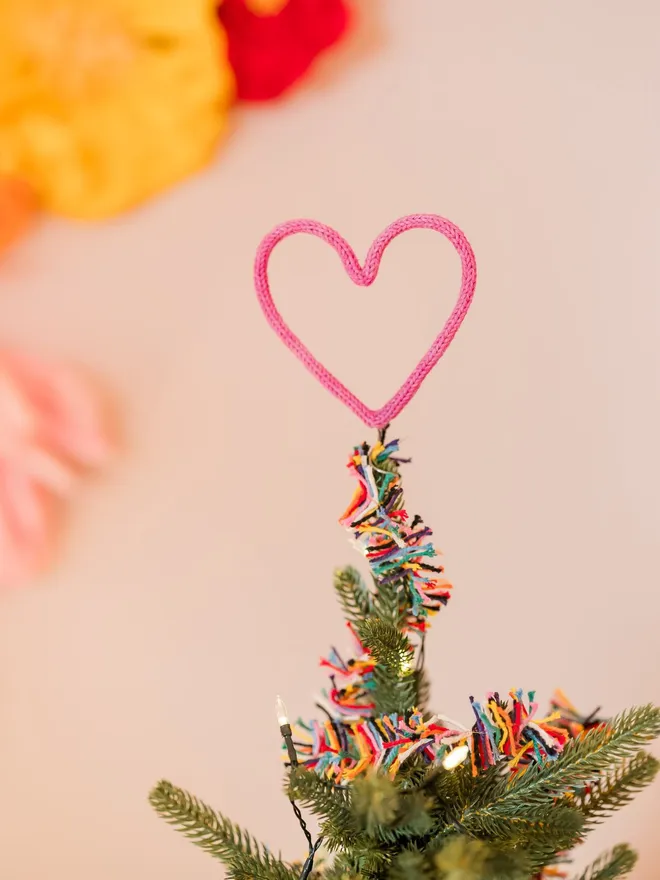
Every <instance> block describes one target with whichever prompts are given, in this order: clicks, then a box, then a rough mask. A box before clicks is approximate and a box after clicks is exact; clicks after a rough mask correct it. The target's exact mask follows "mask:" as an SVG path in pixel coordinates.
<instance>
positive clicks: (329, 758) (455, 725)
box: [295, 690, 585, 784]
mask: <svg viewBox="0 0 660 880" xmlns="http://www.w3.org/2000/svg"><path fill="white" fill-rule="evenodd" d="M471 703H472V709H473V711H474V714H475V717H476V720H475V723H474V725H473V727H472V729H471V730H470V729H466V728H465V727H464V726H463V725H461V724H460V723H459V722H456V721H453V720H452V719H450V718H447V717H446V716H443V715H433V716H432V717H431V718H428V719H425V718H424V717H423V715H422V713H421V712H418V711H414V712H412V713H411V714H410V715H409V716H407V717H405V718H404V717H402V716H399V717H397V716H396V715H383V716H380V717H378V718H360V719H356V720H353V721H348V720H340V719H328V720H326V721H324V722H318V721H313V722H311V724H309V725H308V724H303V723H302V722H299V723H298V724H297V725H296V727H295V740H296V743H295V744H296V750H297V753H298V760H299V762H300V764H301V765H303V766H305V767H307V768H308V769H310V770H315V771H316V772H317V773H319V774H321V775H323V776H326V777H327V778H329V779H332V780H333V781H334V782H336V783H337V784H345V783H348V782H351V781H352V780H353V779H355V778H356V776H359V775H360V774H361V773H363V772H364V771H365V770H367V769H368V768H374V769H378V768H380V769H383V770H387V771H388V772H389V773H390V775H392V776H395V775H396V774H397V773H398V771H399V770H400V769H401V767H402V765H403V764H404V763H405V762H406V761H408V760H409V759H410V758H411V757H412V756H413V755H417V756H418V757H419V758H421V759H422V761H424V762H425V763H426V764H439V763H441V762H442V760H443V759H444V758H445V757H446V755H447V753H448V752H449V751H451V750H452V749H454V748H456V746H459V745H467V747H468V749H469V755H470V762H471V766H472V773H473V775H475V776H476V775H477V774H478V773H480V772H481V771H483V770H486V769H488V768H489V767H493V766H495V765H496V764H499V763H502V762H506V763H507V764H508V767H509V769H510V771H511V772H520V771H521V770H523V769H524V768H525V767H527V766H528V765H529V764H532V763H544V762H545V761H552V760H554V759H555V758H556V757H557V756H558V755H559V754H560V753H561V751H562V749H563V748H564V746H565V745H566V743H567V742H568V741H569V739H571V738H572V737H573V736H576V735H579V733H581V732H582V730H584V729H585V728H584V727H582V728H580V729H579V730H578V727H579V725H578V724H577V722H573V727H572V730H573V731H574V732H573V733H570V732H569V731H568V730H567V729H566V728H565V727H564V726H562V723H561V721H562V719H561V715H560V713H559V712H553V713H552V714H551V715H549V716H548V717H545V718H536V713H537V710H538V706H537V704H536V702H535V700H534V693H533V692H530V693H528V694H527V695H526V698H525V696H523V692H522V691H521V690H517V691H512V692H511V693H510V700H508V701H503V700H501V699H500V697H499V695H498V694H496V693H494V694H490V695H489V696H488V699H487V700H486V702H485V704H483V705H482V704H481V703H478V702H477V701H475V700H473V699H471Z"/></svg>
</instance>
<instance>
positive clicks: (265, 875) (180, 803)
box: [149, 780, 298, 880]
mask: <svg viewBox="0 0 660 880" xmlns="http://www.w3.org/2000/svg"><path fill="white" fill-rule="evenodd" d="M149 802H150V803H151V806H152V807H153V808H154V809H155V810H156V812H157V813H158V814H159V815H160V816H161V817H162V818H163V819H165V821H166V822H168V823H169V824H170V825H173V826H174V827H175V828H177V829H178V830H179V831H180V832H181V833H182V834H183V835H184V836H185V837H187V838H188V839H189V840H191V841H192V842H193V843H194V844H195V845H196V846H198V847H200V848H201V849H203V850H205V851H206V852H208V853H210V855H212V856H213V857H214V858H216V859H219V860H220V861H221V862H224V864H225V865H226V866H227V869H228V875H229V876H230V877H232V878H234V880H298V875H297V874H296V873H295V872H294V871H293V870H292V869H291V868H290V867H289V866H288V865H285V864H284V863H283V862H281V861H280V860H279V859H276V858H275V857H274V856H272V855H271V853H270V852H269V851H268V850H267V848H266V847H265V846H263V845H262V844H260V843H258V842H257V841H256V840H255V839H254V837H251V836H250V834H248V832H247V831H243V830H242V829H241V828H239V827H238V826H237V825H234V824H233V823H232V822H230V821H229V819H226V818H225V817H224V816H222V815H221V814H220V813H217V812H215V810H213V809H211V807H209V806H208V805H207V804H205V803H203V801H200V800H198V799H197V798H196V797H194V796H193V795H191V794H189V793H188V792H187V791H184V790H183V789H181V788H177V787H176V786H174V785H172V784H171V783H170V782H167V781H165V780H163V781H161V782H159V783H158V784H157V785H156V786H155V787H154V788H153V789H152V791H151V793H150V795H149Z"/></svg>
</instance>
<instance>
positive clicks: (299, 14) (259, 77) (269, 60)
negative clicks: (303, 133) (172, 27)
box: [219, 0, 348, 101]
mask: <svg viewBox="0 0 660 880" xmlns="http://www.w3.org/2000/svg"><path fill="white" fill-rule="evenodd" d="M219 14H220V19H221V21H222V23H223V25H224V27H225V30H226V31H227V38H228V53H229V63H230V64H231V66H232V67H233V69H234V74H235V76H236V83H237V92H238V97H239V98H241V99H243V100H245V101H267V100H269V99H272V98H276V97H278V96H279V95H281V94H282V93H283V92H285V91H286V90H287V89H288V88H289V87H290V86H291V85H293V83H295V82H296V81H297V80H299V79H300V78H301V77H302V76H303V75H304V74H305V73H306V72H307V70H308V69H309V67H310V65H311V64H312V62H313V61H314V59H315V58H316V57H317V55H318V54H319V53H320V52H322V51H323V50H324V49H327V48H329V47H330V46H332V45H333V43H336V42H337V40H339V38H340V37H341V36H342V34H343V33H344V31H345V30H346V27H347V24H348V10H347V7H346V4H345V2H344V0H288V2H286V3H285V5H284V6H283V7H282V8H281V9H280V10H279V11H277V12H275V13H273V14H270V15H269V14H263V13H259V12H255V11H252V9H251V7H250V2H249V0H224V2H223V3H222V5H221V6H220V12H219Z"/></svg>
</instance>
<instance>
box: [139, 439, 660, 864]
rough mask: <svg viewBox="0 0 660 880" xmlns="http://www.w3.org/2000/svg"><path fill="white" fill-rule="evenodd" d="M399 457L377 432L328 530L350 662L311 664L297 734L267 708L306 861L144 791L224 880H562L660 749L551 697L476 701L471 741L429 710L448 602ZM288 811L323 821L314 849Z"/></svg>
mask: <svg viewBox="0 0 660 880" xmlns="http://www.w3.org/2000/svg"><path fill="white" fill-rule="evenodd" d="M397 452H398V443H397V442H396V441H392V442H389V443H388V442H386V437H385V432H384V431H381V432H380V434H379V438H378V442H377V443H375V444H374V446H373V447H370V446H368V445H367V444H364V445H363V446H362V447H359V448H357V449H355V451H354V454H353V456H352V457H351V460H350V463H349V467H350V469H351V471H352V473H353V474H354V475H355V477H356V479H357V481H358V489H357V491H356V495H355V497H354V499H353V502H352V503H351V505H350V506H349V508H348V510H347V511H346V513H345V514H344V516H343V517H342V519H341V521H342V522H343V524H344V525H345V526H346V527H347V528H348V529H349V530H350V532H351V535H352V538H353V540H354V541H355V543H356V544H357V545H358V547H359V548H360V550H361V551H362V552H363V554H364V555H365V557H366V559H367V562H368V564H369V570H370V575H371V580H372V583H371V584H370V585H369V586H367V585H366V584H365V583H364V582H363V579H362V577H361V576H360V574H359V573H358V572H357V571H356V570H355V569H353V568H346V569H343V570H341V571H339V572H337V573H336V576H335V588H336V591H337V594H338V597H339V601H340V603H341V606H342V609H343V611H344V614H345V616H346V620H347V624H348V627H349V629H350V631H351V634H352V638H353V639H354V641H355V645H356V649H355V655H354V656H353V657H352V658H350V659H349V660H344V659H342V657H341V656H340V655H339V654H338V652H337V651H335V650H333V651H332V652H331V654H330V656H329V657H328V659H327V660H325V661H323V662H324V665H325V666H327V667H328V668H329V670H330V686H329V687H328V689H327V691H325V692H324V697H325V700H326V703H327V705H326V706H325V707H323V708H324V711H325V712H326V717H325V718H324V719H323V720H321V721H314V722H311V723H310V724H303V723H302V722H300V723H299V724H298V725H296V726H295V727H294V729H293V730H292V728H291V726H290V725H289V721H288V719H287V718H286V712H285V710H284V707H283V704H280V706H279V714H280V716H281V717H280V719H279V722H280V729H281V732H282V736H283V739H284V744H285V746H286V756H287V759H288V760H287V767H288V772H287V779H286V790H287V795H288V797H289V800H290V801H291V803H292V804H293V807H294V811H295V813H296V816H297V817H298V820H299V821H300V823H301V826H302V828H303V830H304V832H305V835H306V837H307V841H308V846H309V849H308V854H307V856H306V859H305V861H304V862H303V863H300V864H287V863H285V862H283V861H281V860H280V859H278V858H275V857H274V856H273V855H272V854H271V851H270V849H269V848H267V847H266V846H264V845H262V844H260V843H258V842H257V841H256V840H255V839H254V838H253V837H252V836H251V835H250V834H249V833H248V832H247V831H244V830H242V829H241V828H238V827H237V826H236V825H234V824H233V823H232V822H231V821H230V820H229V819H227V818H225V817H224V816H223V815H222V814H220V813H218V812H216V811H215V810H213V809H211V807H209V806H207V805H206V804H204V803H202V802H201V801H200V800H198V799H197V798H195V797H194V796H193V795H191V794H189V793H187V792H186V791H183V790H182V789H180V788H177V787H175V786H174V785H172V784H171V783H169V782H165V781H163V782H160V783H158V785H156V786H155V788H154V789H153V790H152V792H151V795H150V801H151V804H152V805H153V807H154V808H155V809H156V810H157V812H158V813H159V814H160V815H161V816H162V817H163V818H164V819H165V820H166V821H167V822H169V823H171V824H172V825H174V826H175V827H177V828H178V829H179V830H180V831H181V832H182V833H183V834H185V835H186V836H187V837H188V838H189V839H190V840H192V841H193V843H195V844H196V845H197V846H199V847H201V848H202V849H204V850H206V851H207V852H208V853H209V854H210V855H212V856H214V857H215V858H217V859H219V860H220V861H222V862H223V863H224V864H225V866H226V868H227V872H228V874H229V876H230V877H233V878H236V880H299V878H302V880H306V878H308V877H310V876H313V877H314V878H321V877H322V878H323V880H326V878H327V880H344V878H345V880H361V878H365V880H542V878H543V880H545V878H548V880H549V878H551V877H552V878H555V877H566V876H568V874H567V873H565V872H566V869H567V864H568V863H569V861H570V850H571V849H572V848H573V847H574V846H575V845H576V844H578V843H580V842H581V841H582V840H583V839H584V837H585V835H586V834H588V832H589V831H590V830H591V829H592V828H593V827H594V826H595V825H597V824H598V823H600V822H601V821H602V820H603V819H604V818H605V817H607V816H608V815H609V814H611V813H612V812H614V811H615V810H618V809H619V808H620V807H622V806H624V805H625V804H626V803H628V802H629V801H630V800H631V799H632V798H633V797H634V795H635V794H636V793H637V792H638V791H639V790H640V789H642V788H643V787H644V786H645V785H647V784H648V783H649V782H651V781H652V779H653V777H654V776H655V774H656V772H657V770H658V762H657V761H656V759H655V758H654V757H653V756H652V755H650V754H648V753H647V752H645V751H644V747H645V746H646V745H647V744H648V743H649V742H650V741H651V740H653V739H654V738H655V737H656V736H658V734H660V710H659V709H657V708H655V707H654V706H643V707H641V708H636V709H631V710H630V711H628V712H624V713H623V714H622V715H619V716H618V717H616V718H612V719H609V720H600V719H597V718H596V717H595V716H591V717H589V718H581V717H580V716H579V715H578V713H577V712H576V711H575V710H574V709H573V707H572V706H571V705H570V704H569V703H568V701H567V700H566V699H565V698H564V697H563V695H561V694H558V695H556V696H555V698H554V700H553V704H552V707H551V711H550V712H549V714H548V715H547V716H546V717H539V716H538V711H537V707H536V704H535V701H534V694H533V692H532V693H529V694H525V695H524V694H523V693H522V691H515V692H512V693H511V694H510V695H509V696H508V697H507V698H506V699H503V698H501V697H500V695H499V694H497V693H493V694H491V695H489V696H488V698H487V699H486V700H485V701H484V702H483V703H480V702H478V701H475V700H472V699H471V703H472V712H473V715H474V723H473V724H472V726H471V727H469V728H466V727H463V726H462V725H461V724H459V723H458V722H455V721H452V720H451V719H449V718H446V717H445V716H443V715H440V714H434V713H433V712H431V711H429V710H427V708H426V699H427V691H428V688H427V682H426V675H425V669H424V640H425V638H426V633H427V631H428V628H429V622H430V620H431V618H432V617H433V616H434V615H435V614H436V613H437V612H438V611H439V610H440V609H441V608H442V607H443V606H444V605H445V604H446V603H447V601H448V598H449V596H450V589H451V587H450V585H449V583H448V582H447V581H446V580H445V579H444V572H443V569H442V566H441V565H439V564H438V558H437V554H436V552H435V549H434V547H433V544H432V543H431V531H430V529H429V528H428V527H427V526H426V525H425V524H424V523H423V521H422V520H421V519H420V517H418V516H415V517H412V518H410V517H409V516H408V514H407V512H406V510H405V508H404V500H403V490H402V485H401V466H402V464H403V463H404V460H403V459H400V458H398V457H397ZM301 808H303V809H307V810H309V811H310V812H311V813H313V814H314V815H315V816H317V817H318V819H319V825H320V836H319V838H318V839H317V840H316V841H314V840H313V838H312V836H311V834H310V833H309V831H308V830H307V826H306V824H305V822H304V819H303V816H302V812H301ZM321 844H323V846H324V849H325V850H326V851H327V853H328V855H327V857H324V859H323V861H322V862H321V859H320V857H318V856H317V855H316V854H317V851H318V850H319V848H320V846H321ZM315 856H316V866H315V865H314V862H315ZM635 860H636V856H635V853H634V852H633V851H632V850H631V849H630V848H629V847H628V846H626V845H625V844H622V845H619V846H616V847H615V848H614V849H613V850H612V851H611V852H609V853H607V854H605V855H603V856H602V857H601V858H600V859H598V861H597V862H595V863H594V864H593V865H592V866H591V867H590V868H589V869H588V870H586V871H585V872H584V873H583V874H581V875H580V877H579V880H614V878H617V877H623V876H625V875H627V874H628V873H629V872H630V871H631V869H632V868H633V866H634V864H635Z"/></svg>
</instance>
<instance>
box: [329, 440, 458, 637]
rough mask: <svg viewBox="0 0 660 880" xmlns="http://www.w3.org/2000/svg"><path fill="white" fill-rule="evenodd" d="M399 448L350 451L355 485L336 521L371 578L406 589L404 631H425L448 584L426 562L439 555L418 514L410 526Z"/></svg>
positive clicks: (392, 444)
mask: <svg viewBox="0 0 660 880" xmlns="http://www.w3.org/2000/svg"><path fill="white" fill-rule="evenodd" d="M398 450H399V441H398V440H392V441H391V442H390V443H387V444H386V445H383V443H382V442H378V443H376V444H375V445H374V446H373V447H372V448H370V447H369V446H368V445H367V444H364V445H363V446H362V447H356V448H355V449H354V451H353V455H352V456H351V457H350V459H349V462H348V468H349V470H350V471H351V473H352V474H354V476H355V477H356V478H357V480H358V487H357V489H356V490H355V495H354V496H353V500H352V501H351V503H350V504H349V506H348V508H347V510H346V511H345V512H344V514H343V515H342V516H341V518H340V520H339V521H340V523H341V524H342V525H344V526H346V528H347V529H349V530H350V531H351V533H352V535H353V538H354V541H355V543H356V545H357V547H358V548H359V549H360V551H361V552H362V553H363V554H364V556H365V557H366V559H367V562H368V563H369V568H370V569H371V573H372V575H373V577H374V580H375V581H376V582H377V583H378V584H388V583H396V584H400V585H401V587H402V589H403V588H405V589H407V590H408V593H409V600H410V601H409V604H410V606H411V608H412V614H411V615H410V617H409V619H408V627H409V628H410V629H414V630H418V631H420V632H425V631H426V629H427V628H428V622H427V620H428V617H429V616H430V615H432V614H435V613H437V612H438V611H439V610H440V609H441V608H442V606H443V605H446V604H447V601H448V599H449V596H450V590H451V584H450V583H449V582H448V581H447V580H445V579H444V578H442V577H441V575H442V574H443V571H444V569H443V568H442V566H441V565H438V564H432V563H431V562H430V561H429V560H434V561H435V558H436V557H437V555H438V554H437V553H436V550H435V548H434V546H433V544H432V543H431V541H430V540H429V539H430V538H431V536H432V534H433V533H432V531H431V529H430V528H428V527H427V526H425V525H424V523H423V522H422V520H421V518H420V517H419V516H415V517H414V518H413V519H412V521H411V522H410V524H408V514H407V513H406V511H405V509H404V507H403V488H402V486H401V476H400V474H399V465H400V464H402V463H403V462H404V461H405V459H398V458H396V457H394V453H396V452H398Z"/></svg>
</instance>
